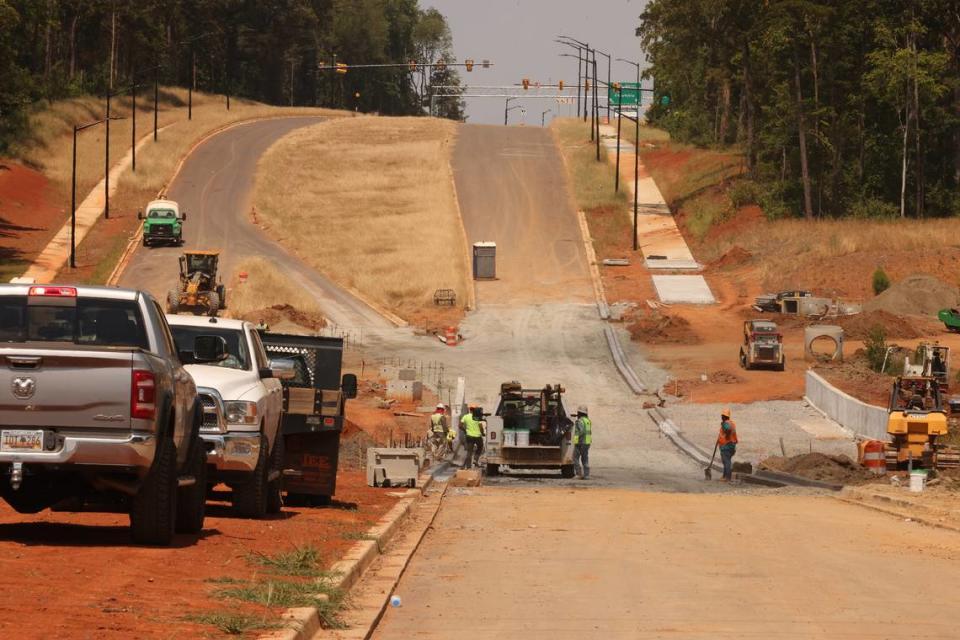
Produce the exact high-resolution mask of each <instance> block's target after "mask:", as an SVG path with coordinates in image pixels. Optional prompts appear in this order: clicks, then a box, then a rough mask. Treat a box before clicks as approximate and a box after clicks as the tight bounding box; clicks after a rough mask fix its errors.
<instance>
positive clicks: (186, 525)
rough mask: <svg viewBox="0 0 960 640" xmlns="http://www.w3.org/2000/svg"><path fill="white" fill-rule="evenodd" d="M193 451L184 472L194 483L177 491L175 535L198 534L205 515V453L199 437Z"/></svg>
mask: <svg viewBox="0 0 960 640" xmlns="http://www.w3.org/2000/svg"><path fill="white" fill-rule="evenodd" d="M193 449H194V451H193V454H192V457H193V459H192V460H190V461H188V463H187V468H186V469H185V470H184V472H185V475H189V476H193V478H194V480H195V482H194V483H193V484H192V485H190V486H187V487H183V488H181V489H179V490H178V495H177V524H176V530H177V533H200V530H201V529H203V519H204V517H205V516H206V513H207V452H206V450H205V449H204V446H203V441H201V440H199V437H198V439H197V442H196V444H195V445H194V447H193Z"/></svg>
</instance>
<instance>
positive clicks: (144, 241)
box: [143, 236, 150, 247]
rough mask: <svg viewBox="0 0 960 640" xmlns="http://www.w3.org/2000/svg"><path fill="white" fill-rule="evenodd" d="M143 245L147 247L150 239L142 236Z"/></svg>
mask: <svg viewBox="0 0 960 640" xmlns="http://www.w3.org/2000/svg"><path fill="white" fill-rule="evenodd" d="M143 246H145V247H149V246H150V241H149V240H147V236H143Z"/></svg>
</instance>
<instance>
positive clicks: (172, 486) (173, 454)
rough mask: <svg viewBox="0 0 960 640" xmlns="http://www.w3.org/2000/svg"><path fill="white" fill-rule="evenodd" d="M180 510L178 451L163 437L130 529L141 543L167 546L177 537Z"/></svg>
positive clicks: (136, 500)
mask: <svg viewBox="0 0 960 640" xmlns="http://www.w3.org/2000/svg"><path fill="white" fill-rule="evenodd" d="M176 514H177V451H176V447H175V446H174V444H173V442H171V441H170V440H168V439H166V438H162V439H161V440H160V442H159V443H158V445H157V459H156V460H155V461H154V463H153V468H152V469H151V470H150V473H148V474H147V477H146V479H145V480H144V481H143V484H142V485H141V486H140V491H139V492H138V493H137V495H136V496H134V498H133V504H132V505H131V507H130V533H131V534H132V536H133V541H134V542H136V543H137V544H149V545H158V546H167V545H169V544H170V541H171V540H173V530H174V524H175V521H176Z"/></svg>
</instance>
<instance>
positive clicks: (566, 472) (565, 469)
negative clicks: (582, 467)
mask: <svg viewBox="0 0 960 640" xmlns="http://www.w3.org/2000/svg"><path fill="white" fill-rule="evenodd" d="M560 475H561V476H562V477H564V478H572V477H573V465H572V464H565V465H561V466H560Z"/></svg>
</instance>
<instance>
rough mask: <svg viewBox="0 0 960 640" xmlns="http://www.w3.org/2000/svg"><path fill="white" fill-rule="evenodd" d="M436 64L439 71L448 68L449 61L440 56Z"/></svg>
mask: <svg viewBox="0 0 960 640" xmlns="http://www.w3.org/2000/svg"><path fill="white" fill-rule="evenodd" d="M434 66H435V67H436V68H437V71H443V70H444V69H446V68H447V63H446V61H445V60H444V59H443V58H440V59H439V60H437V62H436V63H435V64H434Z"/></svg>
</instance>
